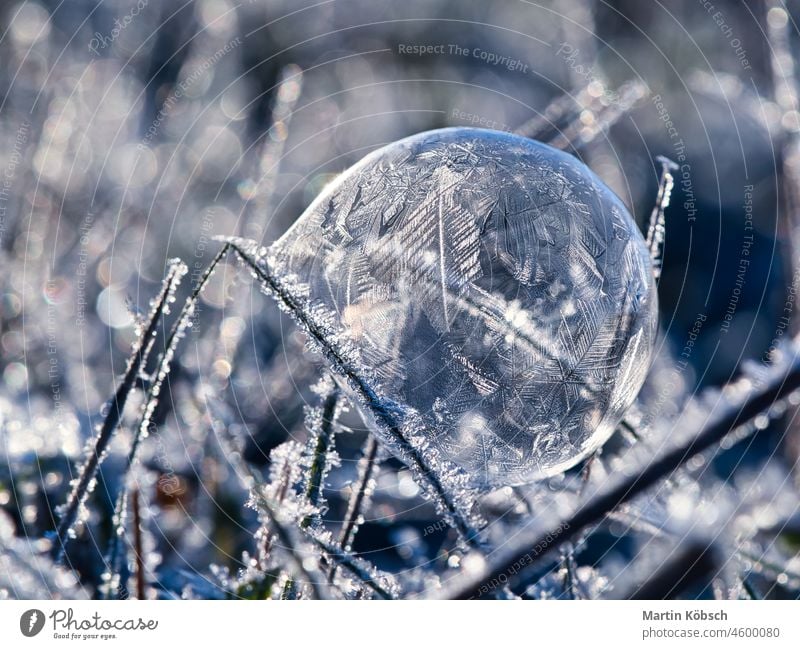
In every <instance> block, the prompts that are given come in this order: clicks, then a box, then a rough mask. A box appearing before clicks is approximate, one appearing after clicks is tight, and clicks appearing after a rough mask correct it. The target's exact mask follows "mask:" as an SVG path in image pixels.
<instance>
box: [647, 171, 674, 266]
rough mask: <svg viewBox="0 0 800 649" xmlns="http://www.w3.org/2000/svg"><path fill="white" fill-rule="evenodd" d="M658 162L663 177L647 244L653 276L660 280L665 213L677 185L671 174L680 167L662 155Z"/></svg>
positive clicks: (659, 185) (649, 227)
mask: <svg viewBox="0 0 800 649" xmlns="http://www.w3.org/2000/svg"><path fill="white" fill-rule="evenodd" d="M656 160H657V161H658V162H659V164H661V176H660V178H659V180H658V193H657V194H656V202H655V205H653V211H652V212H650V224H649V225H648V227H647V239H646V240H645V243H646V244H647V248H648V249H649V250H650V259H651V260H652V261H653V275H654V276H655V278H656V279H658V278H659V277H660V276H661V251H662V249H663V247H664V234H665V233H666V227H665V218H664V213H665V212H666V210H667V208H668V207H669V202H670V199H671V198H672V187H673V185H674V184H675V179H674V178H673V176H672V173H671V172H672V171H675V170H677V169H678V165H677V164H675V163H674V162H673V161H672V160H670V159H669V158H666V157H664V156H662V155H660V156H658V157H657V158H656Z"/></svg>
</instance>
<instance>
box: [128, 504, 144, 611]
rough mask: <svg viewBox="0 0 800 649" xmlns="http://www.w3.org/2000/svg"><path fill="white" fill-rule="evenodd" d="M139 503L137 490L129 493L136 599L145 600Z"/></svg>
mask: <svg viewBox="0 0 800 649" xmlns="http://www.w3.org/2000/svg"><path fill="white" fill-rule="evenodd" d="M140 505H141V503H140V502H139V490H138V489H134V490H133V492H132V493H131V508H132V509H133V521H132V522H133V553H134V556H135V557H136V598H137V599H147V587H146V586H145V575H144V543H143V542H142V515H141V510H140Z"/></svg>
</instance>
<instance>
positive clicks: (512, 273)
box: [270, 128, 657, 489]
mask: <svg viewBox="0 0 800 649" xmlns="http://www.w3.org/2000/svg"><path fill="white" fill-rule="evenodd" d="M270 258H271V263H272V264H274V265H275V270H276V271H277V272H278V274H279V275H282V276H285V277H291V278H292V282H294V283H296V284H297V285H298V286H303V290H304V292H307V296H308V298H309V300H310V301H311V303H312V304H313V305H314V308H316V309H319V310H323V311H324V312H326V313H328V314H330V316H331V318H330V319H331V320H332V321H333V322H334V323H335V326H336V327H338V332H337V333H339V335H340V336H344V337H345V339H347V341H348V343H351V346H352V348H354V349H355V350H357V354H358V359H359V360H358V362H359V364H360V368H361V370H363V372H364V373H365V374H366V375H368V376H369V381H370V383H371V384H372V385H373V387H374V389H375V391H376V393H377V394H378V395H379V396H380V397H382V398H385V399H386V400H387V401H391V402H393V403H395V404H400V405H401V406H402V407H403V408H406V409H408V412H409V413H412V412H413V413H414V415H415V416H419V417H421V418H422V420H423V421H424V422H425V425H426V430H425V433H424V434H425V435H426V436H428V437H429V439H428V440H427V441H428V442H429V443H430V444H431V445H433V446H434V447H435V448H437V449H438V451H439V453H440V454H441V455H442V456H443V457H444V458H447V459H448V460H450V461H451V462H452V463H454V464H456V465H457V466H460V467H462V468H463V469H464V470H465V471H466V472H467V473H468V475H469V476H470V480H471V482H472V484H473V485H474V486H475V487H476V488H479V489H485V488H491V487H497V486H501V485H511V484H521V483H524V482H529V481H532V480H536V479H540V478H542V477H545V476H548V475H553V474H556V473H558V472H561V471H563V470H565V469H567V468H569V467H571V466H573V465H575V464H576V463H577V462H579V461H580V460H581V459H583V458H585V457H586V456H587V455H589V454H590V453H591V452H592V451H594V450H596V449H597V448H598V447H599V446H600V445H602V444H603V443H604V442H605V441H606V440H607V439H608V437H609V436H610V435H611V433H612V432H613V430H614V428H615V427H616V426H617V424H618V423H619V421H620V420H621V418H622V416H623V414H624V412H625V410H626V408H628V406H630V404H631V403H632V401H633V400H634V398H635V397H636V394H637V393H638V391H639V389H640V387H641V385H642V382H643V381H644V378H645V374H646V372H647V369H648V366H649V360H650V353H651V350H652V348H653V343H654V340H655V336H656V329H657V300H656V292H655V285H654V281H653V274H652V264H651V260H650V257H649V254H648V251H647V248H646V246H645V242H644V239H643V237H642V235H641V233H640V232H639V229H638V228H637V226H636V224H635V223H634V221H633V219H632V218H631V216H630V214H629V213H628V211H627V210H626V208H625V207H624V205H623V204H622V203H621V201H620V200H619V199H618V198H617V197H616V196H615V195H614V194H613V193H612V192H611V191H610V190H609V189H608V188H607V187H606V186H605V185H604V184H603V183H602V181H600V179H599V178H597V176H595V175H594V174H593V173H592V172H591V171H590V170H589V169H588V168H587V167H586V166H585V165H583V164H582V163H581V162H579V161H578V160H577V159H575V158H574V157H572V156H570V155H568V154H565V153H562V152H560V151H557V150H555V149H552V148H551V147H548V146H546V145H543V144H541V143H538V142H535V141H532V140H528V139H524V138H520V137H517V136H514V135H509V134H505V133H499V132H495V131H486V130H480V129H470V128H452V129H443V130H438V131H430V132H426V133H421V134H418V135H415V136H413V137H410V138H407V139H404V140H401V141H399V142H395V143H393V144H390V145H388V146H386V147H384V148H382V149H380V150H378V151H376V152H374V153H372V154H370V155H369V156H367V157H366V158H364V159H363V160H362V161H361V162H359V163H358V164H356V165H355V166H353V167H352V168H350V169H349V170H348V171H346V172H345V173H343V174H342V175H341V176H340V177H338V178H337V179H336V180H335V181H334V182H333V183H332V184H331V185H329V186H328V187H326V188H325V190H324V191H323V192H322V194H321V195H320V196H319V197H318V198H317V199H316V200H315V201H314V203H313V204H312V205H311V206H310V207H309V208H308V209H307V210H306V212H305V213H304V214H303V215H302V217H301V218H300V219H299V220H298V221H297V222H296V224H295V225H294V226H293V227H292V228H291V229H290V230H289V231H288V232H287V233H286V234H285V235H284V236H283V237H282V238H281V239H280V240H279V241H278V242H276V243H275V244H274V245H273V246H272V247H271V249H270Z"/></svg>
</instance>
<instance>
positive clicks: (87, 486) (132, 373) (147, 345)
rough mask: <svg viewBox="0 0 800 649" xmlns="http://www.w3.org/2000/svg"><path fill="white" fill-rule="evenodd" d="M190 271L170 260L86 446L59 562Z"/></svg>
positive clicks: (63, 525) (58, 543)
mask: <svg viewBox="0 0 800 649" xmlns="http://www.w3.org/2000/svg"><path fill="white" fill-rule="evenodd" d="M187 271H188V269H187V267H186V265H185V264H184V263H183V262H181V261H180V260H171V261H170V267H169V271H168V273H167V276H166V278H165V279H164V283H163V285H162V288H161V292H160V293H159V295H158V297H157V298H156V300H155V302H154V305H153V307H152V309H151V311H150V317H149V320H148V322H147V326H146V328H145V329H144V331H142V332H141V333H140V335H139V336H138V337H137V339H136V342H135V343H134V348H133V353H132V354H131V356H130V358H129V359H128V367H127V369H126V370H125V375H124V376H123V379H122V383H121V384H120V386H119V388H118V389H117V391H116V394H115V395H114V397H113V398H112V399H111V401H110V402H109V403H108V404H107V406H106V407H107V409H108V412H107V413H106V416H105V419H104V420H103V423H102V425H101V427H100V431H99V432H98V434H97V436H96V437H95V438H94V439H93V440H92V441H91V442H90V443H89V445H88V446H87V449H86V454H85V461H84V465H83V467H82V468H81V471H80V475H79V477H78V479H77V480H76V481H75V485H74V487H73V489H72V491H71V493H70V495H69V499H68V500H67V503H66V505H65V506H64V513H63V515H62V517H61V520H60V522H59V525H58V528H57V530H56V537H55V539H54V544H53V548H52V556H53V559H54V560H55V561H56V562H57V563H58V562H60V561H61V559H62V558H63V556H64V549H65V546H66V543H67V541H68V540H69V538H70V535H71V534H72V528H73V525H75V521H76V520H77V519H78V514H79V511H80V509H81V507H82V506H83V503H84V501H85V500H86V497H87V496H88V494H89V493H90V492H91V490H92V487H93V485H94V481H95V476H96V474H97V470H98V468H99V467H100V464H101V463H102V462H103V460H104V459H105V454H106V451H107V449H108V445H109V442H110V441H111V437H112V436H113V434H114V431H115V430H116V428H117V425H118V424H119V422H120V419H121V418H122V412H123V410H124V409H125V403H126V401H127V399H128V396H129V395H130V393H131V391H132V390H133V388H134V386H135V385H136V381H137V378H138V377H139V375H140V373H141V371H142V369H143V368H144V365H145V363H146V362H147V357H148V355H149V353H150V350H151V348H152V346H153V343H154V341H155V335H156V327H157V325H158V322H159V321H160V319H161V316H162V315H164V314H166V313H169V304H170V303H171V302H172V301H173V300H174V299H175V290H176V289H177V287H178V284H180V281H181V279H182V278H183V276H184V275H185V274H186V272H187Z"/></svg>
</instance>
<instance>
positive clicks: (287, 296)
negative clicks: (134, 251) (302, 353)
mask: <svg viewBox="0 0 800 649" xmlns="http://www.w3.org/2000/svg"><path fill="white" fill-rule="evenodd" d="M228 243H229V244H230V246H231V248H232V249H233V250H234V252H235V253H236V255H237V256H238V257H239V259H240V260H241V261H242V262H243V263H244V264H245V265H246V266H247V267H249V268H250V269H251V271H252V272H253V273H254V275H255V277H256V278H257V279H258V281H259V283H260V284H261V286H262V287H263V288H264V289H265V290H266V291H267V292H268V293H270V294H271V295H272V297H274V298H275V299H276V300H277V302H278V303H279V304H280V305H281V306H282V307H283V308H284V309H286V310H287V311H288V312H289V313H290V314H291V315H292V316H293V317H294V318H295V320H296V321H297V323H298V324H299V325H300V326H301V327H302V328H303V329H304V330H305V332H306V333H307V334H308V335H309V336H310V337H311V338H312V339H313V340H314V341H315V342H316V343H317V344H318V345H319V346H320V348H321V350H322V352H323V354H324V355H325V357H326V358H327V360H328V362H329V363H330V364H331V366H332V368H333V370H334V371H335V372H336V373H337V374H339V375H340V376H342V377H344V378H345V379H346V380H347V382H348V383H349V384H350V386H351V387H352V389H353V390H354V392H355V393H356V395H357V396H358V397H359V398H360V400H361V401H362V403H363V404H364V405H365V406H366V407H367V408H368V409H369V412H370V413H371V414H372V416H373V418H374V420H375V422H376V423H377V425H379V426H381V427H382V428H383V429H384V430H385V431H386V432H387V433H388V435H389V436H390V437H391V438H392V439H393V440H394V441H395V443H396V444H397V446H398V447H399V448H400V449H401V451H402V454H403V457H404V459H405V461H406V462H407V463H408V464H409V465H410V468H411V469H412V470H413V471H414V473H415V475H416V476H417V477H418V478H419V479H420V480H421V481H423V484H425V485H427V487H428V489H429V491H430V492H431V495H432V496H433V497H434V498H435V500H436V501H437V503H438V505H439V507H440V508H441V509H442V511H443V512H444V514H445V515H446V516H447V518H448V519H449V521H450V522H451V524H452V525H453V527H454V528H455V529H456V530H457V531H458V533H459V535H460V537H461V539H462V541H463V542H464V543H466V544H467V545H469V546H471V547H473V548H477V547H478V545H479V544H478V532H477V530H475V529H474V528H473V527H472V525H471V524H470V523H469V521H468V520H467V516H466V515H465V514H464V513H463V512H462V511H461V509H460V508H459V507H458V505H457V504H456V501H455V500H454V499H453V496H452V494H450V492H449V491H448V490H447V489H445V487H444V485H443V484H442V482H441V480H440V477H439V476H438V475H437V473H436V472H435V471H434V470H432V469H431V467H430V466H428V462H427V461H426V459H425V458H423V457H422V455H421V454H420V453H419V451H418V450H417V449H416V448H415V447H414V445H413V444H412V443H411V442H410V441H409V440H408V438H407V437H406V435H405V433H404V432H403V430H402V425H401V421H402V413H400V412H399V411H398V409H397V407H396V406H394V405H393V404H389V403H386V401H385V400H382V399H380V398H379V397H378V395H377V394H376V393H375V391H374V390H373V389H372V387H371V386H370V385H369V384H368V383H367V382H366V381H365V380H364V379H363V378H362V377H361V376H360V374H359V372H357V371H356V370H355V369H354V368H353V367H352V365H351V364H350V362H349V361H348V360H347V359H346V358H345V357H344V356H343V355H342V354H341V353H340V351H339V349H338V348H337V347H336V346H335V345H332V344H331V342H330V341H329V340H328V336H326V335H325V333H324V332H323V331H322V330H321V329H320V327H319V326H318V324H317V323H316V322H315V321H314V319H313V317H311V315H310V314H309V313H308V310H307V309H306V308H304V307H303V305H302V304H301V303H300V301H299V300H298V299H297V298H296V297H295V296H294V295H293V294H292V293H291V292H290V291H288V290H287V289H286V287H284V286H283V284H282V283H281V282H280V281H279V280H278V279H277V278H276V277H274V276H273V274H272V273H270V272H269V269H268V268H266V264H264V263H258V262H257V261H256V260H255V259H253V258H252V256H251V254H249V253H248V251H247V250H245V249H244V248H243V247H242V245H241V244H240V243H238V242H236V241H233V240H228Z"/></svg>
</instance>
